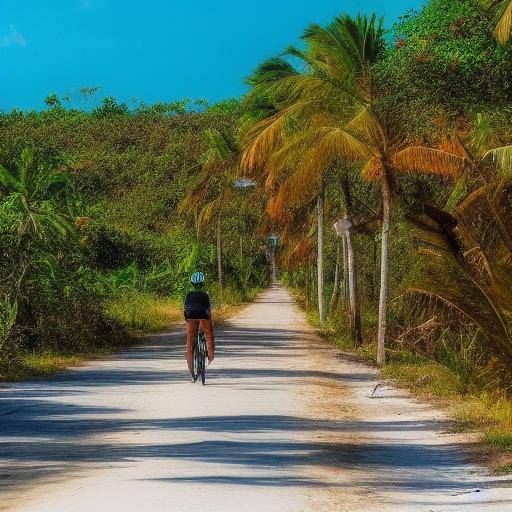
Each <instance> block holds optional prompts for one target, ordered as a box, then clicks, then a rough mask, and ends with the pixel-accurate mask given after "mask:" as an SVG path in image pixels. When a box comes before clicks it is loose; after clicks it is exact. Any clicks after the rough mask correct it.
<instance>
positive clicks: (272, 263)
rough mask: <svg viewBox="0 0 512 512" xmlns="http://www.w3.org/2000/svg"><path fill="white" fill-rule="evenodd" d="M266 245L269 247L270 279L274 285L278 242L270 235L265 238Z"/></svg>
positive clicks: (274, 236)
mask: <svg viewBox="0 0 512 512" xmlns="http://www.w3.org/2000/svg"><path fill="white" fill-rule="evenodd" d="M267 241H268V244H269V246H270V275H271V278H272V284H276V281H277V269H276V247H277V244H278V242H279V237H278V236H277V235H270V236H269V237H267Z"/></svg>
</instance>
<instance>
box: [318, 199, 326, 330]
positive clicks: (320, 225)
mask: <svg viewBox="0 0 512 512" xmlns="http://www.w3.org/2000/svg"><path fill="white" fill-rule="evenodd" d="M317 216H318V231H317V272H318V274H317V284H318V315H319V317H320V324H323V323H324V321H325V310H324V190H323V189H322V191H321V192H320V194H319V195H318V200H317Z"/></svg>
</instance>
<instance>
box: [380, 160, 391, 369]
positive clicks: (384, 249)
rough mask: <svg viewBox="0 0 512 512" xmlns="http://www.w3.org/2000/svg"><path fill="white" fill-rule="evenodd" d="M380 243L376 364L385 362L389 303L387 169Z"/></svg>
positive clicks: (384, 183) (385, 170)
mask: <svg viewBox="0 0 512 512" xmlns="http://www.w3.org/2000/svg"><path fill="white" fill-rule="evenodd" d="M381 195H382V242H381V257H380V298H379V331H378V336H377V364H378V365H381V366H382V365H383V364H384V363H385V362H386V352H385V348H386V328H387V317H388V301H389V241H388V235H389V227H390V222H391V186H390V178H389V174H388V171H387V169H384V172H383V174H382V184H381Z"/></svg>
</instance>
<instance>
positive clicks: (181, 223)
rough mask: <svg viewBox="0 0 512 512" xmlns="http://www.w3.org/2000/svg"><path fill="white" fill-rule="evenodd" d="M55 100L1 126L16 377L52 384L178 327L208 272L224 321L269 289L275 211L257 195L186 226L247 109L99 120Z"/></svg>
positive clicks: (114, 110)
mask: <svg viewBox="0 0 512 512" xmlns="http://www.w3.org/2000/svg"><path fill="white" fill-rule="evenodd" d="M88 99H89V101H91V98H90V97H89V98H88ZM46 101H47V104H48V108H47V109H45V110H43V111H41V112H28V113H23V112H19V111H16V110H13V111H12V112H9V113H4V114H2V115H0V164H1V167H0V247H1V253H2V254H1V259H0V277H1V278H0V302H1V309H0V311H1V315H0V375H1V376H2V378H4V379H12V378H22V377H26V376H30V375H42V374H47V373H51V372H53V371H55V370H56V369H61V368H62V367H63V366H66V365H68V364H70V363H74V362H80V361H81V360H82V359H83V358H88V357H91V355H93V354H94V353H104V352H108V351H111V350H115V348H116V347H119V346H122V345H125V344H126V343H129V342H130V340H131V339H132V338H133V336H134V335H140V334H141V333H147V332H152V331H157V330H161V329H165V328H167V327H168V326H169V325H170V324H171V323H172V322H175V321H176V320H178V319H180V318H181V316H182V313H181V308H182V306H181V304H182V300H183V296H184V294H185V292H186V291H187V287H188V277H189V275H190V273H191V272H192V271H194V270H196V269H198V268H200V269H201V270H203V271H204V272H205V273H206V275H207V277H208V286H209V290H210V292H211V294H212V296H213V301H214V305H215V309H216V310H217V313H216V315H217V318H218V319H220V320H221V319H222V317H223V316H225V315H226V314H227V313H228V312H229V307H230V306H232V305H233V304H238V303H240V302H242V301H244V300H247V299H249V298H250V297H251V296H253V295H254V290H257V289H260V288H261V287H262V286H264V285H265V283H266V281H267V270H266V260H265V253H264V251H261V250H260V246H261V244H262V242H261V236H259V235H258V233H257V229H256V228H257V226H258V225H259V222H260V217H261V209H260V208H259V207H258V204H257V203H251V202H248V201H246V198H247V194H248V193H246V192H243V191H242V192H241V193H240V194H235V195H234V196H233V197H232V198H230V199H229V200H226V202H225V204H224V205H223V211H224V212H225V215H226V217H225V218H222V219H221V220H220V222H219V221H217V220H214V221H210V219H207V218H205V219H202V221H201V223H200V224H199V223H198V222H197V219H198V215H199V213H200V208H201V207H202V206H201V204H200V200H199V199H198V200H197V201H198V202H197V208H191V209H190V211H189V212H188V213H186V214H185V213H178V210H179V208H180V204H181V203H182V201H183V200H184V199H185V197H186V196H187V193H188V191H189V190H191V189H192V188H193V187H194V186H195V183H196V181H197V180H198V179H199V177H200V171H201V168H202V166H203V161H204V154H205V153H206V152H207V151H208V150H209V139H208V132H209V131H210V130H222V131H223V133H225V134H226V137H233V133H234V132H235V131H236V127H237V126H238V125H239V122H240V121H239V119H240V115H239V104H238V102H236V101H231V102H226V103H224V104H221V105H215V106H211V107H210V106H206V105H205V104H200V105H194V104H190V103H189V102H179V103H176V104H169V105H167V104H166V105H153V106H140V107H138V108H136V109H128V107H127V106H126V105H124V104H121V103H118V102H116V101H115V100H114V99H112V98H105V99H103V100H102V101H99V104H98V106H97V107H96V108H94V109H92V110H91V109H89V110H87V111H85V110H77V109H74V108H66V107H65V103H64V101H63V100H61V99H59V98H58V97H57V96H56V95H51V96H49V97H48V98H47V100H46ZM215 191H216V189H215V187H214V186H213V185H212V186H210V185H208V184H205V188H204V190H202V191H201V190H198V193H197V195H198V197H199V196H201V194H202V193H205V192H206V193H215ZM201 197H202V196H201ZM242 203H243V206H240V205H241V204H242ZM218 235H219V236H220V246H219V245H218V241H217V238H218ZM263 243H264V238H263ZM218 249H220V251H221V252H222V255H223V256H224V258H225V263H224V262H223V263H222V270H223V279H222V280H221V281H220V282H217V281H218V280H217V277H216V276H217V250H218ZM240 254H242V256H243V258H244V262H243V269H242V263H241V262H240V257H241V256H240ZM246 262H247V263H248V264H247V265H245V263H246Z"/></svg>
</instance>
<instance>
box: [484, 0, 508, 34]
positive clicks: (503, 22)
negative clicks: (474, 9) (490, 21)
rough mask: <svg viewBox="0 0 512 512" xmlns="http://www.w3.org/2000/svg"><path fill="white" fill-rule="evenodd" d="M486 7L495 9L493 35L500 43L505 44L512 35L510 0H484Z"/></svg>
mask: <svg viewBox="0 0 512 512" xmlns="http://www.w3.org/2000/svg"><path fill="white" fill-rule="evenodd" d="M484 4H485V5H487V7H489V8H492V9H494V10H495V11H496V18H497V23H496V27H495V29H494V35H495V36H496V39H497V40H498V41H499V42H500V43H501V44H506V43H508V41H509V40H510V36H511V35H512V1H511V0H484Z"/></svg>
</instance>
